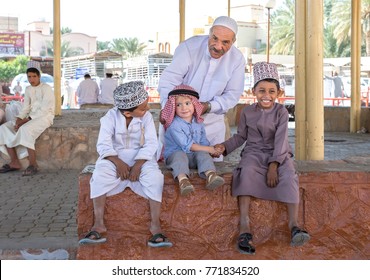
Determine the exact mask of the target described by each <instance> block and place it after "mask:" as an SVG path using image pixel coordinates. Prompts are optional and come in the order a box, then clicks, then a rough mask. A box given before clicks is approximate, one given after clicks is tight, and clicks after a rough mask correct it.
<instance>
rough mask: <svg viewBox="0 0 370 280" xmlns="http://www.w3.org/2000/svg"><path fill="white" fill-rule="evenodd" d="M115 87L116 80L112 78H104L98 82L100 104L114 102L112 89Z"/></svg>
mask: <svg viewBox="0 0 370 280" xmlns="http://www.w3.org/2000/svg"><path fill="white" fill-rule="evenodd" d="M116 87H117V81H116V80H115V79H112V78H105V79H104V80H102V81H101V82H100V95H99V97H98V101H99V102H100V103H102V104H114V100H113V91H114V90H115V89H116Z"/></svg>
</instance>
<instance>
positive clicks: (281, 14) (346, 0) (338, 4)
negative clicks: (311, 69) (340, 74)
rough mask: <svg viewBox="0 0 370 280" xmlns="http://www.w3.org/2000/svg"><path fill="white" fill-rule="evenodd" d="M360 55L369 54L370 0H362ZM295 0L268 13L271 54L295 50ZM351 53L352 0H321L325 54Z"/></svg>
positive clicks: (340, 54)
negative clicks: (269, 18) (322, 1)
mask: <svg viewBox="0 0 370 280" xmlns="http://www.w3.org/2000/svg"><path fill="white" fill-rule="evenodd" d="M361 25H362V40H363V42H362V46H361V55H367V56H370V0H362V1H361ZM294 26H295V1H294V0H285V2H284V3H283V5H282V6H281V7H280V8H278V9H276V10H275V11H274V12H273V14H272V15H271V32H270V34H271V45H272V47H271V50H270V52H271V54H286V55H293V54H294V44H295V36H294ZM350 55H351V0H338V1H332V0H324V57H348V56H350Z"/></svg>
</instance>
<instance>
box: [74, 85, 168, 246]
mask: <svg viewBox="0 0 370 280" xmlns="http://www.w3.org/2000/svg"><path fill="white" fill-rule="evenodd" d="M114 103H115V107H114V108H112V109H110V110H109V111H108V112H107V114H106V115H105V116H104V117H102V118H101V120H100V123H101V126H100V132H99V137H98V142H97V150H98V153H99V158H98V160H97V162H96V166H95V170H94V172H93V175H92V178H91V181H90V186H91V189H90V197H91V198H92V199H93V203H94V224H93V226H92V228H91V230H90V232H88V233H87V234H86V236H85V237H84V238H83V239H81V240H80V241H79V243H80V244H94V243H102V242H105V241H106V238H105V237H103V235H104V234H105V233H106V231H107V228H106V227H105V224H104V207H105V203H106V197H107V196H112V195H115V194H118V193H120V192H122V191H124V190H125V189H126V188H127V187H129V188H131V190H132V191H133V192H134V193H136V194H138V195H140V196H142V197H144V198H146V199H148V200H149V206H150V216H151V222H150V227H149V231H150V232H151V234H152V236H151V238H150V239H149V241H148V246H151V247H171V246H172V243H171V242H170V241H169V240H168V238H167V237H166V236H165V235H164V234H163V232H162V229H161V225H160V220H159V216H160V210H161V201H162V191H163V182H164V176H163V174H162V172H161V170H160V169H159V166H158V163H157V161H156V151H157V147H158V139H157V133H156V129H155V126H154V121H153V117H152V114H151V113H150V112H149V111H148V110H149V106H148V93H147V92H146V91H145V89H144V83H143V82H141V81H134V82H128V83H125V84H122V85H120V86H118V87H117V88H116V89H115V90H114Z"/></svg>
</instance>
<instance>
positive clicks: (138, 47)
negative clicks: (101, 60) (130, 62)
mask: <svg viewBox="0 0 370 280" xmlns="http://www.w3.org/2000/svg"><path fill="white" fill-rule="evenodd" d="M145 48H146V45H145V44H144V43H139V39H138V38H124V39H122V38H119V39H113V42H112V51H115V52H117V53H120V54H122V56H123V57H125V58H129V57H135V56H139V55H141V54H142V53H143V50H144V49H145Z"/></svg>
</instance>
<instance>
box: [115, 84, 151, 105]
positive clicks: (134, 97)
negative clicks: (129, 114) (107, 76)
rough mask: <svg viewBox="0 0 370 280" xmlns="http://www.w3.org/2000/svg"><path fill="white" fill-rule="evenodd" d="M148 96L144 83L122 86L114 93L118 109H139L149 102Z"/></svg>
mask: <svg viewBox="0 0 370 280" xmlns="http://www.w3.org/2000/svg"><path fill="white" fill-rule="evenodd" d="M148 96H149V95H148V92H147V91H146V90H145V88H144V83H143V82H142V81H132V82H128V83H124V84H121V85H119V86H118V87H116V89H115V90H114V91H113V98H114V104H115V105H116V106H117V108H118V109H131V108H134V107H137V106H139V105H140V104H142V103H143V102H144V101H145V100H147V99H148Z"/></svg>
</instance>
